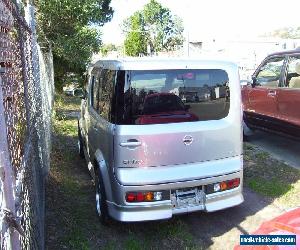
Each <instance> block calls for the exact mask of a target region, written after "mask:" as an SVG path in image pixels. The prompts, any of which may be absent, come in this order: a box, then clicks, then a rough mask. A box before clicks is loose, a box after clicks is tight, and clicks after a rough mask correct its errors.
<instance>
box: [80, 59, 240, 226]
mask: <svg viewBox="0 0 300 250" xmlns="http://www.w3.org/2000/svg"><path fill="white" fill-rule="evenodd" d="M240 93H241V91H240V84H239V74H238V67H237V65H235V64H233V63H230V62H222V61H205V60H193V59H187V60H184V59H155V58H150V59H147V58H138V59H124V60H100V61H98V62H96V63H94V64H93V65H92V66H91V67H90V68H89V70H88V73H87V83H86V93H85V96H84V99H83V101H82V105H81V114H80V117H79V120H78V147H79V153H80V155H81V156H82V157H84V158H85V159H86V161H87V166H88V169H89V171H90V172H91V175H92V177H93V179H94V182H95V197H96V199H95V201H96V202H95V203H96V210H97V213H98V216H99V218H100V220H101V221H102V222H107V220H108V219H110V218H113V219H115V220H118V221H126V222H132V221H148V220H160V219H167V218H171V217H172V216H173V215H175V214H181V213H189V212H194V211H205V212H213V211H217V210H221V209H225V208H229V207H233V206H237V205H239V204H241V203H242V202H243V195H242V184H243V156H242V126H241V113H242V112H241V97H240Z"/></svg>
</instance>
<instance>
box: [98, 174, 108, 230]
mask: <svg viewBox="0 0 300 250" xmlns="http://www.w3.org/2000/svg"><path fill="white" fill-rule="evenodd" d="M95 191H96V192H95V193H96V212H97V216H98V218H99V220H100V222H101V223H102V224H103V225H107V224H108V222H109V221H110V217H109V215H108V211H107V204H106V195H105V190H104V185H103V181H102V178H101V175H100V173H99V171H98V170H95Z"/></svg>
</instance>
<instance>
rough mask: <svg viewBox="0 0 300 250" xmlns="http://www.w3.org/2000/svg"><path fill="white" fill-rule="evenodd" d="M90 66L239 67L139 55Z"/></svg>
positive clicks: (112, 67)
mask: <svg viewBox="0 0 300 250" xmlns="http://www.w3.org/2000/svg"><path fill="white" fill-rule="evenodd" d="M90 67H92V68H99V67H101V68H102V67H103V68H106V69H112V70H159V69H199V68H206V69H226V68H237V65H236V64H235V63H233V62H229V61H222V60H204V59H191V58H158V57H139V58H134V57H133V58H124V59H109V60H107V59H103V60H99V61H97V62H96V63H94V64H93V65H91V66H90Z"/></svg>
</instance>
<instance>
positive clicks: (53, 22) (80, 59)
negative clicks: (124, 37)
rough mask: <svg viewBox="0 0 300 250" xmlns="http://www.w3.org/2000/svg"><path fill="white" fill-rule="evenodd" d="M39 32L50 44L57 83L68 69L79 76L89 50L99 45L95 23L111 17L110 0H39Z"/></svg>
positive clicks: (100, 23)
mask: <svg viewBox="0 0 300 250" xmlns="http://www.w3.org/2000/svg"><path fill="white" fill-rule="evenodd" d="M36 4H37V8H38V35H39V39H40V40H43V39H45V38H46V39H47V40H49V41H50V43H51V44H52V47H53V59H54V70H55V82H56V86H58V85H61V83H62V82H63V79H64V77H65V76H66V75H67V73H68V72H72V73H75V74H77V75H78V76H82V74H83V72H84V71H85V69H86V65H87V64H88V62H89V60H90V58H91V56H92V54H93V53H94V52H98V51H99V48H100V45H101V33H100V31H99V29H97V28H95V25H99V26H103V25H104V24H105V23H106V22H108V21H110V20H111V18H112V15H113V10H112V8H111V7H110V6H109V4H110V0H83V1H82V0H72V1H70V0H60V1H57V0H39V1H37V3H36Z"/></svg>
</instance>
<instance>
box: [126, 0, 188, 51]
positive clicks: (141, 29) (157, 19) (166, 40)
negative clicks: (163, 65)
mask: <svg viewBox="0 0 300 250" xmlns="http://www.w3.org/2000/svg"><path fill="white" fill-rule="evenodd" d="M123 30H124V32H125V33H126V39H125V52H126V54H127V55H130V56H137V55H139V54H146V53H147V46H150V49H151V52H158V51H171V50H174V49H175V48H176V46H178V45H182V44H183V41H184V39H183V36H182V33H183V25H182V20H181V19H180V18H179V17H177V16H175V15H172V13H171V11H170V10H169V9H168V8H165V7H163V6H162V5H161V4H160V3H158V2H157V1H155V0H151V1H150V3H148V4H146V5H145V6H144V8H143V10H141V11H137V12H135V13H134V14H133V15H132V16H130V17H129V18H128V19H126V20H125V21H124V23H123Z"/></svg>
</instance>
